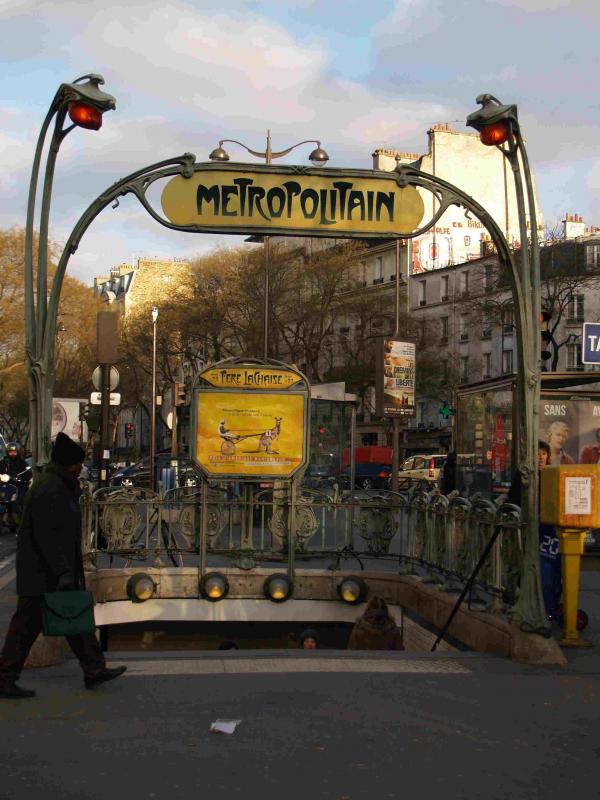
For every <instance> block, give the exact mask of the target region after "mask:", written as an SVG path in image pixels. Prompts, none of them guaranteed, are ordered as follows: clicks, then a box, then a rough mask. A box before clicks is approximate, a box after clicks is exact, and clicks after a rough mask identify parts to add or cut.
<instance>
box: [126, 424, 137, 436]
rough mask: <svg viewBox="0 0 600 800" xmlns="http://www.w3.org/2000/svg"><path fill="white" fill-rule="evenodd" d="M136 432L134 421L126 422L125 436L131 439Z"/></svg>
mask: <svg viewBox="0 0 600 800" xmlns="http://www.w3.org/2000/svg"><path fill="white" fill-rule="evenodd" d="M134 433H135V425H134V424H133V422H126V423H125V438H127V439H131V438H132V437H133V434H134Z"/></svg>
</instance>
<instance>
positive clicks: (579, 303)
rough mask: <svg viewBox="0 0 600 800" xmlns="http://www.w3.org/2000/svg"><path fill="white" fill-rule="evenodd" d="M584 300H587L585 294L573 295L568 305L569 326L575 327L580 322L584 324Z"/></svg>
mask: <svg viewBox="0 0 600 800" xmlns="http://www.w3.org/2000/svg"><path fill="white" fill-rule="evenodd" d="M584 300H585V295H583V294H577V295H572V296H571V297H570V298H569V302H568V304H567V325H574V324H577V323H579V322H583V319H584V311H583V304H584Z"/></svg>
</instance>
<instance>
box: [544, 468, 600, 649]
mask: <svg viewBox="0 0 600 800" xmlns="http://www.w3.org/2000/svg"><path fill="white" fill-rule="evenodd" d="M540 493H541V503H540V521H541V522H545V523H547V524H548V525H553V526H554V527H555V528H556V532H557V535H558V544H559V552H560V554H561V556H562V580H563V609H564V623H563V638H562V639H561V641H560V644H561V645H562V646H563V647H589V646H590V642H586V641H584V640H583V639H581V638H580V637H579V631H578V630H577V608H578V598H579V573H580V569H581V556H582V554H583V543H584V540H585V535H586V533H587V531H588V530H589V529H590V528H600V464H568V465H561V466H548V467H544V468H543V469H542V471H541V486H540Z"/></svg>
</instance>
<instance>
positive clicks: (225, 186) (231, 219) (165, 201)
mask: <svg viewBox="0 0 600 800" xmlns="http://www.w3.org/2000/svg"><path fill="white" fill-rule="evenodd" d="M269 170H270V171H268V172H267V171H263V170H261V169H260V168H254V169H244V170H238V169H214V168H210V167H208V168H207V167H204V168H200V169H197V170H196V171H195V172H194V174H193V175H192V177H190V178H184V177H183V176H180V175H178V176H176V177H174V178H172V179H171V180H170V181H169V182H168V183H167V185H166V186H165V187H164V189H163V193H162V208H163V211H164V213H165V216H166V217H167V219H168V220H169V221H170V222H172V223H173V224H174V225H177V226H180V227H186V226H193V227H194V228H196V229H197V228H202V229H205V230H222V229H230V230H231V229H240V232H243V231H244V230H255V229H257V228H265V229H277V230H282V229H285V230H286V231H288V232H289V233H294V232H296V233H300V232H302V233H312V234H314V233H317V234H321V235H329V236H340V235H343V234H348V235H350V236H352V235H353V236H359V235H361V234H367V235H372V236H374V235H382V236H383V235H390V234H395V235H397V236H398V235H402V234H406V235H409V234H411V233H412V232H413V231H415V230H416V229H417V228H418V227H419V225H420V223H421V221H422V219H423V214H424V212H425V207H424V204H423V200H422V199H421V196H420V194H419V192H418V191H417V189H416V188H415V187H414V186H406V187H403V188H401V187H399V186H398V185H397V183H396V180H395V177H394V175H390V176H389V177H387V176H373V177H370V176H368V173H366V171H365V172H363V174H362V175H361V174H357V173H358V170H355V171H354V173H350V174H348V175H344V174H341V173H339V172H338V173H334V174H332V175H331V177H329V176H323V175H315V174H304V173H302V174H300V173H299V172H297V171H294V170H293V169H291V168H290V169H288V170H280V171H273V170H272V168H269Z"/></svg>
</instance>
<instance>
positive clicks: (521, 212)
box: [467, 94, 551, 636]
mask: <svg viewBox="0 0 600 800" xmlns="http://www.w3.org/2000/svg"><path fill="white" fill-rule="evenodd" d="M476 102H477V103H479V104H480V105H481V108H480V109H478V110H477V111H474V112H473V113H472V114H469V116H468V117H467V125H469V126H470V127H472V128H475V130H477V131H479V136H480V139H481V141H482V143H483V144H484V145H487V146H488V147H497V148H498V149H499V150H500V152H501V153H502V155H503V156H504V158H506V159H507V161H508V162H509V164H510V166H511V169H512V174H513V176H514V181H515V193H516V199H517V213H518V220H519V234H520V239H521V247H520V250H519V251H518V253H514V252H513V253H512V254H511V255H509V256H508V261H509V263H508V265H507V266H509V267H510V270H509V273H510V276H511V281H512V292H513V304H514V309H515V314H516V334H517V349H518V361H519V363H518V371H517V396H518V405H519V411H518V413H519V431H518V434H519V435H518V437H517V443H518V464H519V471H520V473H521V479H522V508H521V513H522V520H523V523H524V527H525V545H524V553H523V569H522V574H521V588H520V593H519V598H518V600H517V603H516V605H515V607H514V613H515V615H516V616H517V617H519V618H520V619H521V621H522V623H523V627H524V629H529V630H532V631H536V632H540V633H543V634H545V635H547V636H549V635H550V633H551V628H550V626H549V625H548V621H547V618H546V613H545V610H544V600H543V596H542V590H541V584H540V571H539V540H538V523H539V512H538V507H539V506H538V492H539V478H538V466H537V450H538V438H539V407H540V355H541V354H540V351H541V345H540V341H541V340H540V332H539V319H540V310H541V289H540V256H539V242H538V238H537V216H536V210H535V199H534V192H533V181H532V177H531V169H530V166H529V159H528V157H527V151H526V149H525V144H524V142H523V137H522V135H521V129H520V126H519V120H518V115H517V107H516V105H503V104H502V103H500V101H499V100H497V99H496V98H495V97H494V96H493V95H491V94H482V95H479V97H478V98H477V100H476ZM527 215H529V222H530V225H531V228H530V230H531V240H530V242H528V238H529V237H528V231H527Z"/></svg>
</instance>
